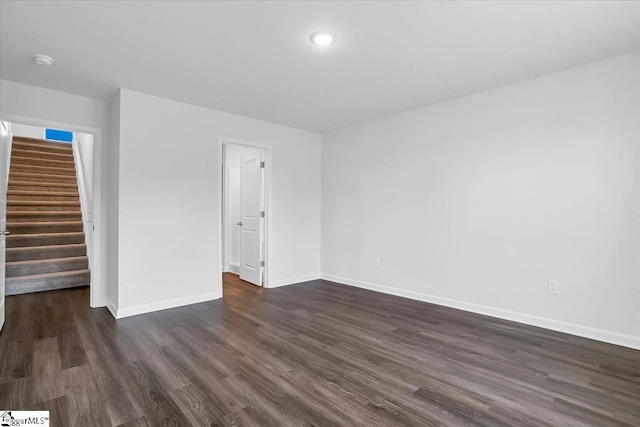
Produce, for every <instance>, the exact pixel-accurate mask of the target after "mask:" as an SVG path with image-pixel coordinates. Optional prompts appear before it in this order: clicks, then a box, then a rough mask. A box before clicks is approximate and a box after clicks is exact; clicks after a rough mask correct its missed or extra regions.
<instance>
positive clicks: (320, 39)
mask: <svg viewBox="0 0 640 427" xmlns="http://www.w3.org/2000/svg"><path fill="white" fill-rule="evenodd" d="M311 41H312V42H313V43H315V44H317V45H318V46H327V45H330V44H331V43H333V42H335V41H336V35H335V34H333V33H332V32H330V31H316V32H315V33H313V34H311Z"/></svg>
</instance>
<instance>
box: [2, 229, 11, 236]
mask: <svg viewBox="0 0 640 427" xmlns="http://www.w3.org/2000/svg"><path fill="white" fill-rule="evenodd" d="M9 234H11V232H10V231H9V230H5V231H0V235H2V236H8V235H9Z"/></svg>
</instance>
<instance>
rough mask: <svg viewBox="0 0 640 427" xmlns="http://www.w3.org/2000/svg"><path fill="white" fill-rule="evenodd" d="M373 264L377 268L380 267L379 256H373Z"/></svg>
mask: <svg viewBox="0 0 640 427" xmlns="http://www.w3.org/2000/svg"><path fill="white" fill-rule="evenodd" d="M373 266H374V267H376V268H378V267H380V258H378V257H374V258H373Z"/></svg>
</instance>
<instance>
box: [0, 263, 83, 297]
mask: <svg viewBox="0 0 640 427" xmlns="http://www.w3.org/2000/svg"><path fill="white" fill-rule="evenodd" d="M90 283H91V272H90V271H89V270H88V269H82V270H69V271H61V272H55V273H42V274H31V275H26V276H17V277H10V278H7V280H6V285H5V291H6V295H7V296H9V295H18V294H23V293H29V292H42V291H51V290H55V289H65V288H74V287H78V286H88V285H89V284H90Z"/></svg>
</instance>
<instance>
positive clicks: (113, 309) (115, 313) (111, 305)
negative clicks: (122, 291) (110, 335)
mask: <svg viewBox="0 0 640 427" xmlns="http://www.w3.org/2000/svg"><path fill="white" fill-rule="evenodd" d="M106 306H107V310H109V312H111V315H112V316H113V318H114V319H117V318H118V309H117V308H116V305H115V304H114V303H113V302H112V301H107V304H106Z"/></svg>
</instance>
